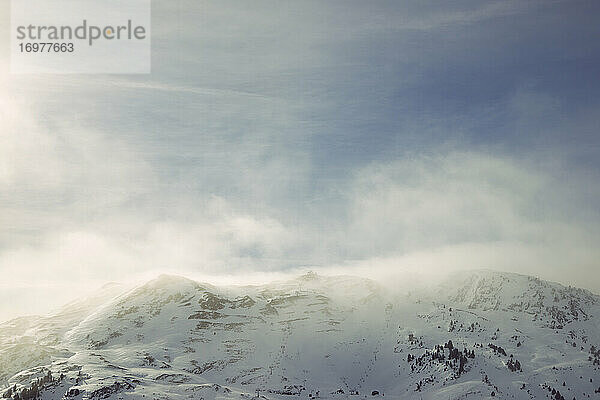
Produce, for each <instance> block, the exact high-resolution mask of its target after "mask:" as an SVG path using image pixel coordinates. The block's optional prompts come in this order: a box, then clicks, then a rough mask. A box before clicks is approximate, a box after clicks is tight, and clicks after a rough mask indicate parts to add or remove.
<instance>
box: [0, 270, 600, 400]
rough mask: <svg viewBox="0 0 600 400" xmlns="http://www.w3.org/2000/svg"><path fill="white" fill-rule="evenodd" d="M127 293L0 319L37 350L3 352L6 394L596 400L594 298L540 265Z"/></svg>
mask: <svg viewBox="0 0 600 400" xmlns="http://www.w3.org/2000/svg"><path fill="white" fill-rule="evenodd" d="M121 292H122V293H120V295H118V296H117V295H115V294H114V293H112V294H111V296H107V297H103V296H96V300H95V301H82V302H79V303H75V304H72V305H71V306H70V307H69V308H68V309H70V310H71V311H72V312H70V313H69V312H63V313H62V314H58V315H56V316H53V317H47V318H45V319H43V320H42V319H39V318H38V319H35V318H34V319H19V320H14V321H12V322H10V323H9V324H5V325H3V326H0V337H1V338H3V339H2V340H3V343H5V342H6V343H8V342H9V341H10V340H9V338H10V337H13V338H15V339H14V340H15V343H18V345H19V346H21V348H22V349H25V348H26V349H27V350H28V351H23V352H21V353H15V352H14V351H12V352H11V351H8V352H7V350H6V348H7V347H6V346H5V347H3V348H2V349H1V350H0V357H3V358H0V359H2V360H4V362H3V365H5V364H4V363H6V365H7V367H3V368H5V370H6V371H9V370H15V371H16V370H20V371H21V372H19V373H17V374H15V375H14V376H12V377H11V378H4V382H5V383H4V384H5V387H10V393H9V394H11V395H12V394H13V393H14V390H13V389H14V388H15V385H16V389H17V392H18V393H20V392H21V391H22V390H23V388H31V387H32V382H35V380H36V379H40V378H42V377H44V376H46V377H47V376H48V371H50V374H51V376H52V380H51V381H50V380H49V378H46V379H45V381H42V382H40V383H39V384H37V385H33V386H35V387H36V388H37V387H39V388H40V392H41V397H42V398H44V399H61V398H63V396H65V397H66V398H73V399H100V398H112V399H121V398H123V399H124V398H128V399H142V398H144V399H145V398H153V399H154V398H156V399H179V398H204V399H213V398H238V399H239V398H253V397H256V396H257V395H259V396H260V397H261V398H267V399H284V398H285V399H293V398H340V399H343V398H365V397H369V398H376V397H383V396H385V397H386V398H398V399H412V398H424V399H427V398H430V399H458V398H491V397H492V396H493V397H494V398H501V399H502V398H507V399H508V398H517V399H521V398H523V399H527V398H532V399H533V398H548V397H549V396H552V398H560V396H561V395H562V396H564V398H567V399H569V400H570V399H572V398H573V397H575V398H577V399H580V398H595V397H596V398H598V396H600V393H597V392H595V391H598V392H600V389H599V387H600V374H599V371H600V351H597V350H596V348H599V347H600V334H599V332H600V329H599V328H600V326H599V324H598V315H599V312H600V306H599V304H600V301H599V298H598V296H595V295H593V294H591V293H589V292H587V291H584V290H581V289H575V288H567V287H563V286H561V285H559V284H555V283H549V282H545V281H541V280H539V279H536V278H532V277H527V276H521V275H516V274H506V273H497V272H491V271H476V272H468V273H464V274H458V275H456V276H453V277H452V278H451V279H449V280H447V281H445V282H444V283H443V284H441V285H440V286H438V287H436V288H435V289H434V290H431V291H429V292H419V294H412V295H410V296H408V297H406V296H396V295H395V294H394V293H390V292H389V291H387V290H385V289H383V288H382V287H381V286H379V285H378V284H376V283H375V282H373V281H370V280H367V279H362V278H355V277H346V276H338V277H323V276H318V275H315V274H312V273H309V274H306V275H303V276H301V277H298V278H296V279H293V280H290V281H285V282H274V283H271V284H267V285H261V286H246V287H215V286H212V285H209V284H205V283H199V282H195V281H191V280H189V279H185V278H181V277H175V276H160V277H158V278H157V279H155V280H153V281H150V282H148V283H146V284H145V285H142V286H140V287H137V288H134V289H132V290H128V291H127V290H124V289H122V288H121ZM98 299H103V301H99V300H98ZM84 304H89V306H83V305H84ZM63 322H68V323H63ZM59 325H60V326H61V328H58V326H59ZM25 340H27V342H25ZM592 346H594V348H592ZM590 349H591V350H590ZM7 354H10V355H11V356H10V357H8V356H7ZM563 383H564V385H563ZM553 390H554V393H553V392H552V391H553ZM557 390H558V391H560V394H559V395H557V394H556V393H557V392H556V391H557ZM4 393H5V394H6V389H5V391H4Z"/></svg>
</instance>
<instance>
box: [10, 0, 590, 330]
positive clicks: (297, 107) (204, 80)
mask: <svg viewBox="0 0 600 400" xmlns="http://www.w3.org/2000/svg"><path fill="white" fill-rule="evenodd" d="M8 6H9V2H8V1H6V0H2V1H1V2H0V18H1V19H2V20H3V21H8V18H9V17H8V16H9V9H8ZM598 15H600V3H598V2H597V1H577V0H571V1H552V0H542V1H537V0H531V1H522V0H519V1H510V0H508V1H481V0H477V1H452V2H446V1H433V2H428V3H426V4H425V3H423V2H421V1H397V0H394V1H381V0H375V1H369V2H365V1H355V0H344V1H338V0H327V1H311V0H306V1H295V2H291V1H290V2H282V1H273V0H271V1H263V0H257V1H253V2H247V1H230V0H227V1H197V0H194V1H189V0H172V1H162V0H160V1H158V0H156V1H153V3H152V73H151V74H149V75H101V74H95V75H92V74H90V75H12V74H10V73H9V56H8V51H9V50H8V47H7V43H5V45H1V46H0V320H5V319H8V318H12V317H15V316H17V315H22V314H30V313H46V312H49V311H51V310H53V309H55V308H56V307H58V306H60V305H61V304H63V303H64V302H66V301H68V300H70V299H72V298H75V297H77V296H82V295H84V294H85V293H86V292H88V291H89V290H90V289H92V288H96V287H99V286H101V285H102V284H103V283H105V282H108V281H128V280H143V279H149V278H152V277H153V276H155V275H157V274H159V273H162V272H167V273H174V274H180V275H184V276H188V277H192V278H197V279H207V280H215V281H219V280H221V281H229V282H255V281H256V282H258V281H261V280H264V279H270V278H274V277H280V276H286V275H287V274H295V273H300V272H302V271H306V270H309V269H310V270H314V271H317V272H322V273H329V274H332V273H345V274H355V275H361V276H370V277H374V278H376V279H380V280H385V281H388V282H392V281H393V279H398V277H399V276H406V275H402V274H413V273H420V274H424V276H426V277H433V276H437V275H439V274H441V273H451V272H452V271H456V270H460V269H473V268H490V269H498V270H503V271H511V272H519V273H523V274H531V275H536V276H540V277H541V278H543V279H548V280H553V281H559V282H561V283H564V284H570V285H575V286H579V287H584V288H587V289H590V290H592V291H595V292H596V293H600V271H599V267H600V265H599V263H600V262H599V260H600V246H598V243H599V241H600V207H598V204H600V202H599V201H598V199H599V196H600V157H599V156H600V133H599V128H600V79H599V78H598V71H600V40H598V37H599V34H600V25H599V24H598V23H597V16H598ZM8 25H9V24H8V23H1V24H0V36H1V37H4V38H8V29H9V27H8Z"/></svg>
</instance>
